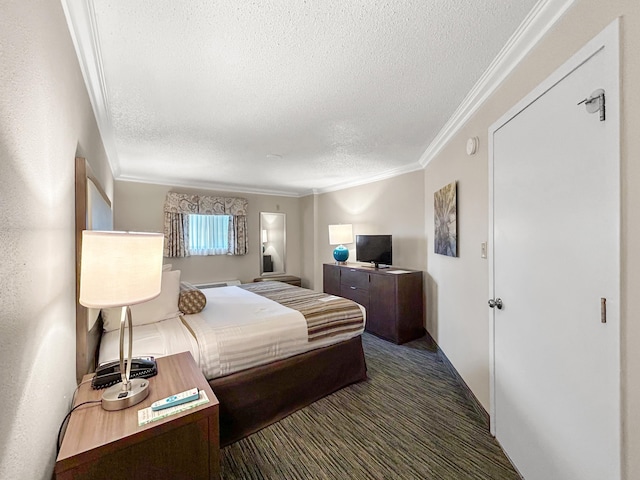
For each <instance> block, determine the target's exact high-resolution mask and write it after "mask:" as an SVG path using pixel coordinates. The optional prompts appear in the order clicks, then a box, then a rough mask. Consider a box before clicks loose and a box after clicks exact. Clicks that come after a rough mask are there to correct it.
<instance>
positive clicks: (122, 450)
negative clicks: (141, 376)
mask: <svg viewBox="0 0 640 480" xmlns="http://www.w3.org/2000/svg"><path fill="white" fill-rule="evenodd" d="M156 361H157V363H158V374H157V375H156V376H155V377H151V378H149V389H150V392H149V396H148V397H147V398H146V399H145V400H144V401H143V402H141V403H139V404H138V405H134V406H132V407H129V408H126V409H124V410H119V411H115V412H108V411H106V410H103V409H102V407H101V406H100V403H95V404H89V405H87V406H82V407H80V408H78V409H77V410H76V411H74V412H73V413H72V414H71V418H70V420H69V424H68V426H67V431H66V433H65V436H64V439H63V441H62V446H61V448H60V453H59V454H58V458H57V461H56V466H55V475H56V479H57V480H69V479H81V478H82V479H84V478H87V479H92V480H93V479H102V478H104V479H113V478H153V479H217V478H219V476H220V442H219V426H218V410H219V404H218V399H217V398H216V396H215V395H214V393H213V391H212V390H211V387H210V386H209V383H208V382H207V380H206V379H205V378H204V375H202V372H200V370H199V369H198V366H197V365H196V363H195V361H194V360H193V357H192V355H191V353H188V352H184V353H179V354H176V355H170V356H167V357H162V358H158V359H156ZM92 375H93V374H90V375H85V377H84V378H83V381H84V380H87V379H90V378H91V376H92ZM193 387H198V389H199V390H204V391H205V392H206V394H207V397H209V403H206V404H204V405H201V406H198V407H195V408H193V409H190V410H186V411H184V412H181V413H178V414H176V415H172V416H169V417H166V418H163V419H161V420H157V421H155V422H151V423H148V424H147V425H143V426H141V427H139V426H138V410H141V409H143V408H147V407H149V406H151V404H152V403H153V402H155V401H156V400H160V399H162V398H165V397H168V396H169V395H172V394H174V393H179V392H184V391H185V390H189V389H190V388H193ZM101 397H102V390H93V389H92V388H91V385H90V382H87V383H84V384H83V385H81V386H80V388H79V389H78V393H77V395H76V400H75V403H74V405H77V404H79V403H82V402H86V401H88V400H100V398H101Z"/></svg>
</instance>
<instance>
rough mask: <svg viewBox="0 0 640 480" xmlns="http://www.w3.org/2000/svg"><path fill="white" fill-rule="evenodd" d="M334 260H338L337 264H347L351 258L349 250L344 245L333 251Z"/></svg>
mask: <svg viewBox="0 0 640 480" xmlns="http://www.w3.org/2000/svg"><path fill="white" fill-rule="evenodd" d="M333 258H335V259H336V262H346V261H347V258H349V249H348V248H347V247H345V246H344V245H338V246H337V247H336V249H335V250H334V251H333Z"/></svg>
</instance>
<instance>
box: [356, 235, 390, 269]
mask: <svg viewBox="0 0 640 480" xmlns="http://www.w3.org/2000/svg"><path fill="white" fill-rule="evenodd" d="M356 261H358V262H371V263H373V264H374V265H375V267H376V268H380V265H386V266H391V264H392V261H393V257H392V255H391V235H356Z"/></svg>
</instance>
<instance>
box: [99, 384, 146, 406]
mask: <svg viewBox="0 0 640 480" xmlns="http://www.w3.org/2000/svg"><path fill="white" fill-rule="evenodd" d="M148 395H149V382H148V381H147V380H146V379H144V378H134V379H132V380H129V385H128V388H124V387H123V385H122V384H121V383H118V384H117V385H113V386H111V387H109V388H107V389H106V390H105V392H104V393H103V394H102V408H104V409H105V410H109V411H114V410H122V409H124V408H128V407H131V406H133V405H136V404H137V403H140V402H141V401H143V400H144V399H145V398H147V396H148Z"/></svg>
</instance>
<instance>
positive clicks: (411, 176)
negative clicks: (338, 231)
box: [313, 170, 427, 290]
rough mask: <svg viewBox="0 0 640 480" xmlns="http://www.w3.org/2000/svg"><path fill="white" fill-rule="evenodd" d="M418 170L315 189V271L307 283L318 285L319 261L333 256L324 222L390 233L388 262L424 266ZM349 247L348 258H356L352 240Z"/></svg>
mask: <svg viewBox="0 0 640 480" xmlns="http://www.w3.org/2000/svg"><path fill="white" fill-rule="evenodd" d="M423 175H424V173H423V171H422V170H419V171H416V172H411V173H407V174H404V175H401V176H398V177H395V178H391V179H389V180H383V181H379V182H374V183H369V184H367V185H361V186H358V187H352V188H348V189H344V190H339V191H336V192H331V193H324V194H321V195H317V199H316V204H317V206H316V208H317V211H316V216H317V222H316V227H317V228H316V232H315V236H314V238H315V242H316V250H317V253H316V255H315V265H316V268H315V271H314V275H315V276H314V283H313V287H314V288H315V289H316V290H322V267H321V265H322V264H323V263H331V262H334V259H333V249H334V248H335V247H333V246H331V245H329V229H328V226H329V225H333V224H339V223H351V224H352V225H353V235H354V237H355V235H358V234H391V235H393V264H394V266H397V267H404V268H412V269H416V270H425V269H426V266H427V264H426V258H427V255H426V242H425V236H424V218H425V199H424V180H423ZM346 247H347V248H349V260H348V261H349V262H355V261H356V252H355V243H353V244H351V245H346Z"/></svg>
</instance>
